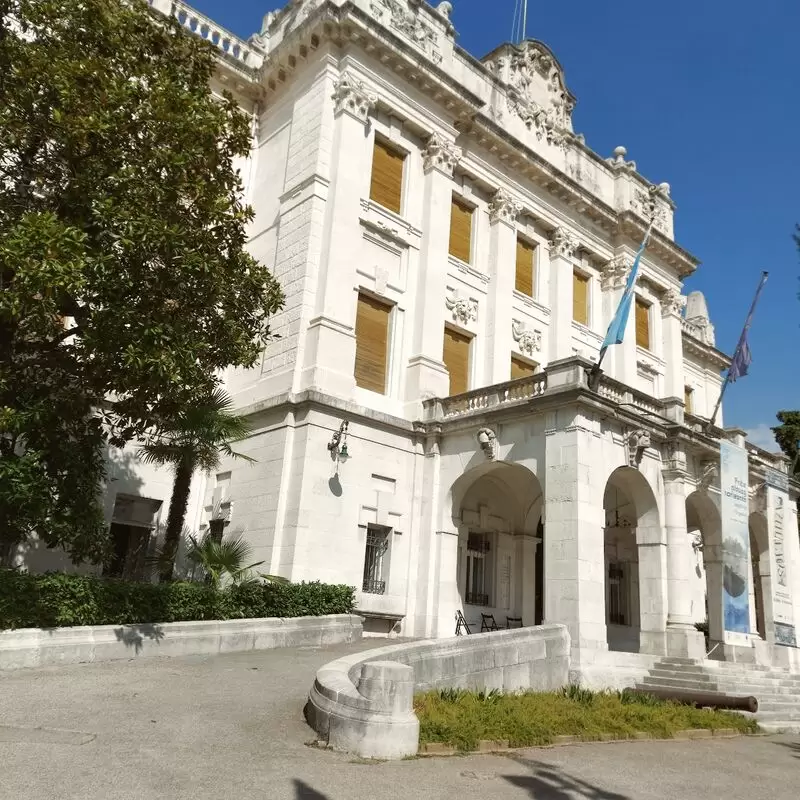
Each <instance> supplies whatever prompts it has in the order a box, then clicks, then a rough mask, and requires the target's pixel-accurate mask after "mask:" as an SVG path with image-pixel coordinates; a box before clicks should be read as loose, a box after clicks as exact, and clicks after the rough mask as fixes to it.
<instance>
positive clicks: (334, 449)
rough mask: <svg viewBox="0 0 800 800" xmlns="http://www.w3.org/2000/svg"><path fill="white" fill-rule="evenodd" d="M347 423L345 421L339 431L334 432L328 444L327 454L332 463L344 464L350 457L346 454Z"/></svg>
mask: <svg viewBox="0 0 800 800" xmlns="http://www.w3.org/2000/svg"><path fill="white" fill-rule="evenodd" d="M348 425H349V423H348V422H347V420H345V421H344V422H343V423H342V424H341V425H340V426H339V430H338V431H335V432H334V434H333V436H331V440H330V441H329V442H328V452H329V453H330V454H331V458H332V459H333V460H334V461H341V462H342V463H344V462H345V461H347V459H348V458H349V457H350V453H348V452H347V428H348Z"/></svg>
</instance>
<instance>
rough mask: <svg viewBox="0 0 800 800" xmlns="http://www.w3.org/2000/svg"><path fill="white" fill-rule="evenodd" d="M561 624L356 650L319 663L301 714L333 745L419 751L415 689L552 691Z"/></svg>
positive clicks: (404, 753)
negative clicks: (454, 688) (344, 656)
mask: <svg viewBox="0 0 800 800" xmlns="http://www.w3.org/2000/svg"><path fill="white" fill-rule="evenodd" d="M569 653H570V638H569V632H568V631H567V628H566V627H565V626H564V625H538V626H536V627H530V628H518V629H515V630H505V631H496V632H492V633H481V634H474V635H472V636H457V637H454V638H451V639H439V640H435V641H423V642H411V643H408V644H398V645H394V646H390V647H381V648H380V649H378V650H370V651H368V652H366V653H357V654H355V655H352V656H347V657H346V658H340V659H338V660H337V661H331V662H330V663H329V664H326V665H325V666H324V667H322V668H321V669H320V670H319V671H318V672H317V676H316V680H315V681H314V685H313V686H312V687H311V692H310V693H309V697H308V703H307V704H306V708H305V715H306V720H307V721H308V724H309V725H311V727H312V728H313V729H314V730H315V731H316V732H317V736H318V737H319V738H320V739H321V740H323V741H326V742H327V743H328V746H329V747H331V748H333V749H335V750H342V751H344V752H348V753H354V754H356V755H358V756H361V757H362V758H388V759H400V758H406V757H408V756H414V755H416V754H417V750H418V748H419V720H418V719H417V718H416V716H415V715H414V707H413V702H414V692H418V691H426V690H428V689H439V688H442V689H443V688H449V687H458V688H462V687H464V688H470V689H500V690H502V691H504V692H516V691H521V690H525V689H532V690H534V691H549V690H553V689H559V688H561V687H562V686H565V685H566V684H567V683H568V682H569Z"/></svg>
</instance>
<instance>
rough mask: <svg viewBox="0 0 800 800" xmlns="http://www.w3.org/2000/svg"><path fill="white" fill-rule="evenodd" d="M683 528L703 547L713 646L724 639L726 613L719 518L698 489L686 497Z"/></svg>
mask: <svg viewBox="0 0 800 800" xmlns="http://www.w3.org/2000/svg"><path fill="white" fill-rule="evenodd" d="M686 529H687V531H688V532H689V533H691V534H695V537H696V542H697V545H698V546H699V547H700V548H702V553H703V557H702V570H701V577H703V578H704V579H705V587H704V593H705V605H706V621H707V624H708V632H707V634H706V635H707V638H708V642H707V644H708V646H709V648H713V647H714V646H715V645H716V644H718V643H719V642H722V641H723V631H724V626H725V617H724V610H723V603H722V580H723V559H722V518H721V516H720V512H719V508H718V507H717V504H716V503H715V502H714V500H713V499H712V498H711V497H710V496H709V495H708V494H707V493H706V492H704V491H701V490H697V491H694V492H692V493H691V494H690V495H689V496H688V497H687V498H686Z"/></svg>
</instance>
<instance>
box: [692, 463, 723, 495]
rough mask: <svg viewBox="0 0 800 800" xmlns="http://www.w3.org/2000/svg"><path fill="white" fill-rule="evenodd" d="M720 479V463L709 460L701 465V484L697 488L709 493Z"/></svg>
mask: <svg viewBox="0 0 800 800" xmlns="http://www.w3.org/2000/svg"><path fill="white" fill-rule="evenodd" d="M718 477H719V461H716V460H713V459H711V460H709V461H703V462H701V463H700V482H699V483H698V484H697V488H698V489H699V490H700V491H701V492H707V491H708V490H709V488H710V487H711V484H712V483H714V481H715V480H716V479H717V478H718Z"/></svg>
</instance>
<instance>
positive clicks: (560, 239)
mask: <svg viewBox="0 0 800 800" xmlns="http://www.w3.org/2000/svg"><path fill="white" fill-rule="evenodd" d="M577 249H578V240H577V239H576V238H575V237H574V236H573V235H572V234H571V233H570V232H569V231H568V230H567V229H566V228H556V229H555V230H554V231H553V233H552V234H551V235H550V257H551V258H572V256H573V255H574V254H575V251H576V250H577Z"/></svg>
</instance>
